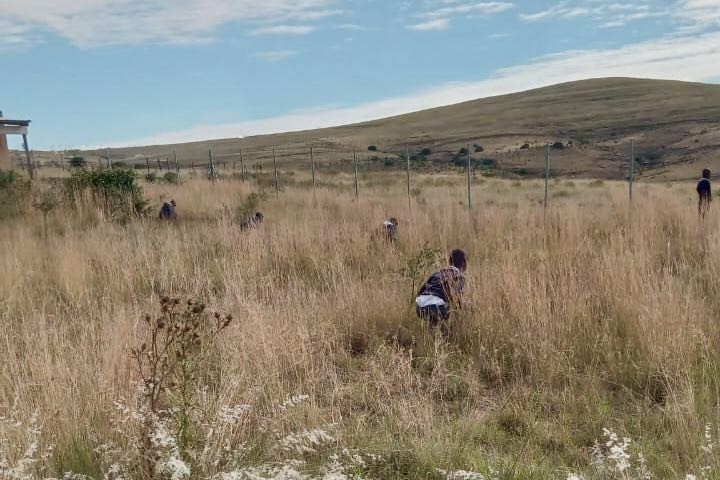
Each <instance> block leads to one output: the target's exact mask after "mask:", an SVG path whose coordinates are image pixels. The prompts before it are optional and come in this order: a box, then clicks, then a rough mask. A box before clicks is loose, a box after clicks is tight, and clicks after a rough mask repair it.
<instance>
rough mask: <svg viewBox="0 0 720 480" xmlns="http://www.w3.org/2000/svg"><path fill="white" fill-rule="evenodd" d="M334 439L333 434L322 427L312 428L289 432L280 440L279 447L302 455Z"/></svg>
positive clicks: (312, 451)
mask: <svg viewBox="0 0 720 480" xmlns="http://www.w3.org/2000/svg"><path fill="white" fill-rule="evenodd" d="M334 441H335V438H333V436H332V435H330V433H328V432H327V431H325V430H323V429H322V428H313V429H310V430H303V431H301V432H297V433H291V434H290V435H288V436H286V437H285V438H283V439H281V440H280V447H281V448H282V449H283V450H286V451H291V452H295V453H299V454H301V455H302V454H305V453H314V452H316V451H317V448H319V447H322V446H323V445H325V444H327V443H331V442H334Z"/></svg>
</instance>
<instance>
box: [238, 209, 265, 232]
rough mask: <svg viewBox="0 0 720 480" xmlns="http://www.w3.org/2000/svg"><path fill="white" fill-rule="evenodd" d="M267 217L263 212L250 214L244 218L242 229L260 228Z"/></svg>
mask: <svg viewBox="0 0 720 480" xmlns="http://www.w3.org/2000/svg"><path fill="white" fill-rule="evenodd" d="M264 219H265V216H264V215H263V214H262V213H261V212H256V213H255V215H253V216H250V217H248V218H246V219H245V220H243V222H242V223H241V224H240V230H252V229H255V228H258V227H259V226H260V225H261V224H262V223H263V220H264Z"/></svg>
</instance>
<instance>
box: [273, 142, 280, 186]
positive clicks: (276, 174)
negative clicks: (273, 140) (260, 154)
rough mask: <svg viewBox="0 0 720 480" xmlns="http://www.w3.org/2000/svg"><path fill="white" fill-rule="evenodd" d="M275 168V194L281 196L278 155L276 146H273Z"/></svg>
mask: <svg viewBox="0 0 720 480" xmlns="http://www.w3.org/2000/svg"><path fill="white" fill-rule="evenodd" d="M273 168H274V169H275V196H276V197H279V196H280V186H279V185H278V170H277V156H276V155H275V146H273Z"/></svg>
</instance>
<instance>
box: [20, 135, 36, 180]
mask: <svg viewBox="0 0 720 480" xmlns="http://www.w3.org/2000/svg"><path fill="white" fill-rule="evenodd" d="M22 139H23V149H24V150H25V158H26V160H27V169H28V173H29V174H30V180H34V179H35V165H33V161H32V159H31V158H30V147H29V146H28V140H27V134H25V133H23V136H22Z"/></svg>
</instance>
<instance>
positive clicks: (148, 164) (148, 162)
mask: <svg viewBox="0 0 720 480" xmlns="http://www.w3.org/2000/svg"><path fill="white" fill-rule="evenodd" d="M145 166H146V167H147V172H148V175H150V159H149V158H148V157H145Z"/></svg>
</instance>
